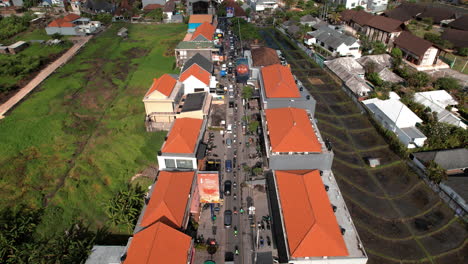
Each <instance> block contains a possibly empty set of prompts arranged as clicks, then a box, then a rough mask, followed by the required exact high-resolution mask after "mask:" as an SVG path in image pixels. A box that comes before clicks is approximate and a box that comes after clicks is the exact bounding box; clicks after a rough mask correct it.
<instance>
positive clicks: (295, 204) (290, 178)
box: [275, 170, 348, 258]
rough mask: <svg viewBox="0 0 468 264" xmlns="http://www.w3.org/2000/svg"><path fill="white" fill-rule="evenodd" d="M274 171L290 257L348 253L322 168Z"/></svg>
mask: <svg viewBox="0 0 468 264" xmlns="http://www.w3.org/2000/svg"><path fill="white" fill-rule="evenodd" d="M275 174H276V184H277V187H278V195H279V200H280V203H281V210H282V214H283V219H284V226H285V230H286V237H287V241H288V246H289V252H290V255H291V257H294V258H303V257H323V256H330V257H335V256H347V255H348V250H347V248H346V244H345V242H344V240H343V236H342V235H341V233H340V229H339V226H338V222H337V220H336V217H335V215H334V213H333V209H332V207H331V204H330V200H329V199H328V196H327V193H326V191H325V187H324V185H323V182H322V179H321V178H320V173H319V171H318V170H300V171H299V170H296V171H275Z"/></svg>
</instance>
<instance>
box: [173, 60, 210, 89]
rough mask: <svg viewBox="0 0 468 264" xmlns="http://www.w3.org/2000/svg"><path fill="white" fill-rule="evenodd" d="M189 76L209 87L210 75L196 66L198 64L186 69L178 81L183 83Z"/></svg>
mask: <svg viewBox="0 0 468 264" xmlns="http://www.w3.org/2000/svg"><path fill="white" fill-rule="evenodd" d="M190 76H194V77H195V78H197V79H198V80H200V81H201V82H203V83H204V84H206V85H210V77H211V75H210V73H209V72H207V71H206V70H205V69H203V68H202V67H200V66H198V64H192V66H190V68H188V69H187V70H185V71H184V72H183V73H182V74H181V75H180V78H179V80H180V81H181V82H184V81H185V80H187V79H188V78H189V77H190Z"/></svg>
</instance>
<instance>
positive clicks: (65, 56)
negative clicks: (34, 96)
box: [0, 36, 92, 119]
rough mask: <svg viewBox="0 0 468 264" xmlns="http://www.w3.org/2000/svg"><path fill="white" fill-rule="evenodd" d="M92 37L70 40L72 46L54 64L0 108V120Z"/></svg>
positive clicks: (43, 70)
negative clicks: (72, 42)
mask: <svg viewBox="0 0 468 264" xmlns="http://www.w3.org/2000/svg"><path fill="white" fill-rule="evenodd" d="M91 38H92V36H86V37H75V38H71V39H72V40H73V41H74V44H73V46H72V47H71V48H70V49H69V50H68V51H67V52H65V53H64V54H63V55H62V56H61V57H60V58H58V59H56V60H55V61H54V62H52V63H51V64H49V65H48V66H47V67H46V68H44V69H42V71H41V72H40V73H39V74H38V75H37V76H36V77H34V79H32V80H31V81H30V82H29V83H28V84H27V85H26V86H24V87H23V88H21V89H20V90H19V91H18V92H17V93H16V94H15V95H14V96H13V97H11V98H10V99H9V100H8V101H6V102H5V103H4V104H2V105H1V106H0V119H3V118H4V117H5V114H6V113H7V112H8V111H9V110H10V109H11V108H12V107H13V106H15V105H16V104H17V103H19V102H20V101H21V100H22V99H23V98H24V97H25V96H26V95H28V94H29V93H30V92H31V91H32V90H34V89H35V88H36V87H37V86H39V84H41V83H42V82H43V81H44V80H45V79H46V78H47V77H49V75H51V74H52V73H53V72H54V71H55V70H56V69H58V68H59V67H60V66H62V65H63V64H65V63H66V62H67V61H68V60H70V59H71V58H73V56H74V55H75V54H76V53H77V52H78V50H80V49H81V47H83V46H84V45H85V44H86V43H87V42H88V41H89V40H90V39H91Z"/></svg>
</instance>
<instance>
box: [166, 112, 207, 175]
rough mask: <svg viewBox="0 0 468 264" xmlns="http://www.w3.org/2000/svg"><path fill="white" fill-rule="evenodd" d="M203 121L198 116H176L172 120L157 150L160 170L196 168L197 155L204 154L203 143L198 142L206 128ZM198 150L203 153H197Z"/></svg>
mask: <svg viewBox="0 0 468 264" xmlns="http://www.w3.org/2000/svg"><path fill="white" fill-rule="evenodd" d="M205 121H206V120H205V119H198V118H177V119H176V120H175V121H174V123H173V125H172V127H171V129H170V131H169V133H168V135H167V137H166V140H165V141H164V143H163V145H162V147H161V151H159V152H158V165H159V169H160V170H196V169H197V167H198V163H197V157H198V158H200V159H201V158H203V156H204V150H203V146H205V145H203V144H200V142H201V140H202V137H203V134H204V132H205V128H206V122H205ZM199 148H200V149H201V150H200V151H199ZM199 152H200V153H202V154H203V155H202V156H200V155H197V154H198V153H199Z"/></svg>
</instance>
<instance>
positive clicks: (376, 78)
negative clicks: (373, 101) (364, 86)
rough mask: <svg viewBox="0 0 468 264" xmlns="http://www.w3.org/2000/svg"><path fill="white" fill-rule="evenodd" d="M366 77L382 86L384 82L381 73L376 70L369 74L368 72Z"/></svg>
mask: <svg viewBox="0 0 468 264" xmlns="http://www.w3.org/2000/svg"><path fill="white" fill-rule="evenodd" d="M366 78H367V80H369V81H370V82H371V83H373V84H374V85H377V86H382V84H383V81H382V79H381V78H380V76H379V74H378V73H376V72H371V73H369V74H366Z"/></svg>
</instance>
